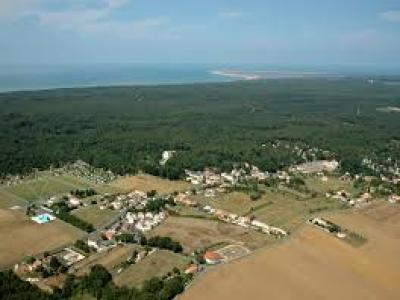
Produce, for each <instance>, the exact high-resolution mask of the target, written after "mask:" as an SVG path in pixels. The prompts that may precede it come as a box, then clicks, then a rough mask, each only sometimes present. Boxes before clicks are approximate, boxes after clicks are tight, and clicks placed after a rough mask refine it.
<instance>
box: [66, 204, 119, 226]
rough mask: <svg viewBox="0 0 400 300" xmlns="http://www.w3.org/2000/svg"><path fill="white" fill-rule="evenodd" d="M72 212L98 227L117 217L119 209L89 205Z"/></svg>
mask: <svg viewBox="0 0 400 300" xmlns="http://www.w3.org/2000/svg"><path fill="white" fill-rule="evenodd" d="M72 214H73V215H75V216H77V217H78V218H79V219H82V220H84V221H86V222H89V223H90V224H92V225H93V226H94V227H96V228H98V227H100V226H101V225H103V224H105V223H107V222H108V221H110V220H111V219H112V218H113V217H115V216H116V215H117V214H118V211H115V210H111V209H99V208H98V207H97V206H87V207H82V208H79V209H74V210H73V211H72Z"/></svg>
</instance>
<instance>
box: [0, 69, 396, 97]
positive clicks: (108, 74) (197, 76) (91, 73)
mask: <svg viewBox="0 0 400 300" xmlns="http://www.w3.org/2000/svg"><path fill="white" fill-rule="evenodd" d="M367 74H380V75H382V74H391V72H390V71H388V70H385V71H379V70H373V69H357V68H350V67H349V68H343V67H305V66H297V67H296V66H290V67H288V66H272V65H216V64H215V65H211V64H207V65H205V64H204V65H200V64H86V65H84V64H75V65H74V64H73V65H43V66H39V65H30V66H29V65H25V66H22V65H19V66H18V65H14V66H3V67H0V92H8V91H20V90H41V89H53V88H74V87H91V86H119V85H159V84H187V83H210V82H229V81H235V80H258V79H282V78H304V77H306V78H310V77H332V76H333V77H337V76H343V75H356V76H357V75H367Z"/></svg>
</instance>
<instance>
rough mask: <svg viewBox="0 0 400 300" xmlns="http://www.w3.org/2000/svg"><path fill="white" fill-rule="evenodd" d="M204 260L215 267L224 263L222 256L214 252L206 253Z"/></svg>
mask: <svg viewBox="0 0 400 300" xmlns="http://www.w3.org/2000/svg"><path fill="white" fill-rule="evenodd" d="M203 258H204V260H205V261H206V263H207V264H209V265H215V264H218V263H220V262H221V261H222V259H223V258H222V256H221V255H219V254H218V253H217V252H214V251H206V253H204V256H203Z"/></svg>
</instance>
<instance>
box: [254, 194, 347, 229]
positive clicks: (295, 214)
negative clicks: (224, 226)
mask: <svg viewBox="0 0 400 300" xmlns="http://www.w3.org/2000/svg"><path fill="white" fill-rule="evenodd" d="M262 199H263V201H269V202H270V204H269V205H267V206H265V207H262V208H261V209H258V210H255V211H254V212H253V213H252V214H251V215H252V216H254V217H256V219H257V220H260V221H261V222H265V223H267V224H269V225H273V226H277V227H280V228H282V229H284V230H287V231H293V230H295V229H296V228H297V227H298V226H299V225H301V224H302V223H304V221H305V220H307V218H308V217H309V216H311V215H312V214H314V213H317V212H321V211H327V210H335V209H339V208H343V204H342V203H340V202H339V201H337V200H335V199H327V198H325V197H316V198H311V197H310V198H307V199H301V198H297V197H295V196H294V195H293V194H291V193H287V192H284V191H277V190H272V189H268V190H266V193H265V194H264V195H263V197H262Z"/></svg>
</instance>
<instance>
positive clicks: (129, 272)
mask: <svg viewBox="0 0 400 300" xmlns="http://www.w3.org/2000/svg"><path fill="white" fill-rule="evenodd" d="M188 263H189V259H188V258H186V257H184V256H183V255H181V254H176V253H172V252H169V251H165V250H158V251H156V252H155V253H153V254H150V255H149V256H147V257H145V258H144V259H142V260H141V261H140V262H138V263H137V264H135V265H132V266H130V267H129V268H127V269H126V270H124V271H123V272H122V273H120V274H118V275H117V276H116V277H114V281H115V283H116V284H117V285H119V286H123V285H126V286H129V287H133V286H134V287H140V286H141V285H142V284H143V282H144V281H145V280H147V279H150V278H152V277H154V276H159V277H162V276H164V275H166V274H167V273H168V272H171V271H172V269H173V268H174V267H177V268H178V269H181V270H182V269H183V268H184V267H185V266H187V265H188Z"/></svg>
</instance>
